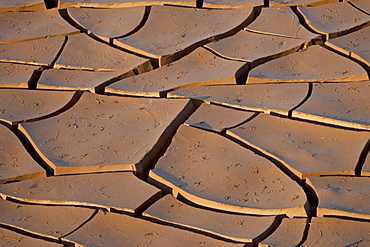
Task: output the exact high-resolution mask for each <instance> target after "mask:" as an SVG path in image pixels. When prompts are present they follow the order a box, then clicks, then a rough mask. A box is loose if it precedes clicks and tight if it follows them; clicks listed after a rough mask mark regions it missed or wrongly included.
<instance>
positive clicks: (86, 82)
mask: <svg viewBox="0 0 370 247" xmlns="http://www.w3.org/2000/svg"><path fill="white" fill-rule="evenodd" d="M134 75H135V73H134V71H133V70H118V71H94V70H68V69H49V70H45V71H43V72H42V74H41V77H40V78H39V80H38V82H37V88H38V89H53V90H89V91H91V92H92V93H95V92H96V91H102V90H104V87H105V85H106V84H110V83H111V82H113V81H115V80H119V79H121V78H125V77H130V76H134Z"/></svg>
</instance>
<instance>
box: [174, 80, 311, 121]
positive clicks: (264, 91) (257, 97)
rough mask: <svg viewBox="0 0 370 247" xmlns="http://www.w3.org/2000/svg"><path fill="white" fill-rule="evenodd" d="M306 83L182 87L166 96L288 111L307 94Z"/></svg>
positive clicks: (242, 107)
mask: <svg viewBox="0 0 370 247" xmlns="http://www.w3.org/2000/svg"><path fill="white" fill-rule="evenodd" d="M307 92H308V83H299V84H298V83H297V84H285V85H276V84H259V85H237V86H226V85H222V86H212V87H205V86H203V87H197V88H185V89H180V90H176V91H174V92H171V93H169V94H168V95H169V97H187V98H192V99H197V100H203V101H205V102H214V103H217V104H221V105H225V106H228V107H233V108H238V109H243V110H251V111H263V112H265V113H270V112H275V113H279V114H282V115H288V113H289V111H290V110H291V109H293V108H295V107H296V106H298V105H299V104H300V103H301V101H302V100H303V99H304V98H305V97H306V95H307Z"/></svg>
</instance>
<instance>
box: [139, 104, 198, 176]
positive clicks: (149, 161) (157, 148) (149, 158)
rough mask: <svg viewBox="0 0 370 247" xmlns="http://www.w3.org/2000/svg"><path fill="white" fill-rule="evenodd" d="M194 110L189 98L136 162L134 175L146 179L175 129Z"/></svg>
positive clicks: (169, 141) (173, 134)
mask: <svg viewBox="0 0 370 247" xmlns="http://www.w3.org/2000/svg"><path fill="white" fill-rule="evenodd" d="M195 111H196V108H195V106H194V105H193V103H192V101H191V100H189V102H188V104H187V105H186V106H185V107H184V109H182V111H181V112H180V113H179V114H178V115H177V116H176V117H175V119H174V120H173V121H172V122H171V124H170V125H169V126H168V127H167V128H166V129H165V130H164V131H163V133H162V135H161V136H160V137H159V139H158V141H157V143H156V144H155V145H154V147H153V148H152V150H151V151H150V152H148V153H147V154H146V155H145V156H144V158H143V159H142V160H141V161H140V162H139V163H138V164H136V171H135V175H136V176H137V177H138V178H140V179H142V180H144V181H147V180H148V177H149V171H150V170H151V169H153V168H154V167H155V165H156V164H157V162H158V160H159V159H160V158H161V157H162V156H163V155H164V153H165V152H166V150H167V148H168V147H169V146H170V144H171V141H172V139H173V137H174V136H175V134H176V131H177V129H178V128H179V127H180V125H181V124H183V123H184V122H185V121H186V120H187V119H188V118H189V117H190V115H192V114H193V113H194V112H195Z"/></svg>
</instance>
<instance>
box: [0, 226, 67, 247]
mask: <svg viewBox="0 0 370 247" xmlns="http://www.w3.org/2000/svg"><path fill="white" fill-rule="evenodd" d="M0 244H1V245H2V246H14V247H33V246H39V247H62V246H63V245H62V244H58V243H53V242H48V241H45V240H42V239H39V238H33V237H30V236H27V235H24V234H21V233H17V232H15V231H12V230H8V229H6V228H0Z"/></svg>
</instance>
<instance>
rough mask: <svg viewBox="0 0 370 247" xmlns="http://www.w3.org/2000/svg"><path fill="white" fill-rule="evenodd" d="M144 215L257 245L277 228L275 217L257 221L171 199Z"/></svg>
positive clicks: (153, 207)
mask: <svg viewBox="0 0 370 247" xmlns="http://www.w3.org/2000/svg"><path fill="white" fill-rule="evenodd" d="M143 215H144V216H145V217H149V218H154V219H157V220H160V221H164V222H172V223H176V224H178V225H180V226H183V227H189V228H194V229H198V230H200V231H204V232H207V233H210V234H214V235H216V236H220V237H223V238H226V239H231V240H234V241H241V242H256V241H255V240H256V239H259V238H262V237H264V235H265V234H263V233H264V232H265V231H267V230H268V229H269V228H272V229H273V228H274V226H275V225H276V224H277V220H276V218H275V217H274V216H263V217H257V216H248V215H233V214H225V213H219V212H213V211H208V210H204V209H200V208H196V207H192V206H189V205H186V204H185V203H182V202H180V201H178V200H176V199H175V198H174V197H173V196H171V195H167V196H165V197H163V198H162V199H160V200H159V201H157V202H156V203H154V204H153V205H152V206H151V207H149V208H148V209H147V210H146V211H145V212H144V213H143Z"/></svg>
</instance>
